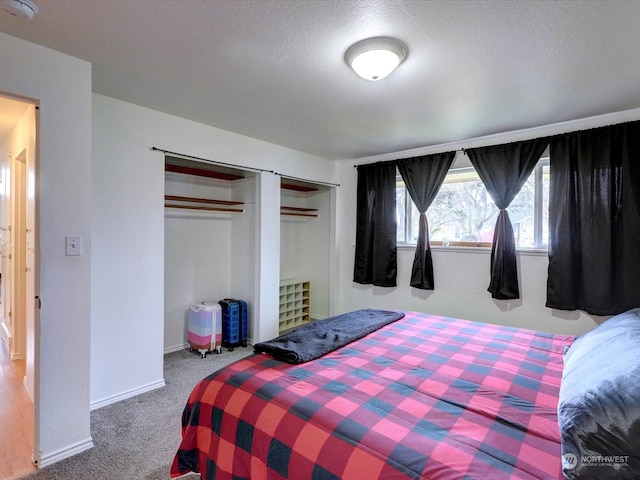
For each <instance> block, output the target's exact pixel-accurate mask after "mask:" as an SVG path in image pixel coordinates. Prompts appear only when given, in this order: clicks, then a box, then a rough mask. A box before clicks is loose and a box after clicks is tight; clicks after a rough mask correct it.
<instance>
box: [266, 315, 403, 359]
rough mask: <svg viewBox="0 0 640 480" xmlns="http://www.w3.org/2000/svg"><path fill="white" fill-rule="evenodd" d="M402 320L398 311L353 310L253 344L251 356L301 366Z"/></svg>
mask: <svg viewBox="0 0 640 480" xmlns="http://www.w3.org/2000/svg"><path fill="white" fill-rule="evenodd" d="M402 317H404V313H402V312H394V311H388V310H373V309H365V310H356V311H355V312H349V313H343V314H341V315H336V316H335V317H329V318H325V319H322V320H318V321H317V322H313V323H309V324H307V325H303V326H301V327H298V328H296V329H295V330H292V331H290V332H287V333H284V334H282V335H280V336H279V337H276V338H274V339H273V340H268V341H266V342H260V343H256V344H255V345H254V351H255V353H268V354H269V355H271V356H273V357H275V358H277V359H278V360H282V361H284V362H288V363H304V362H308V361H309V360H314V359H316V358H319V357H321V356H323V355H325V354H327V353H329V352H332V351H334V350H336V349H338V348H340V347H344V346H345V345H347V344H349V343H351V342H353V341H354V340H358V339H359V338H362V337H364V336H366V335H368V334H370V333H371V332H373V331H375V330H377V329H379V328H380V327H384V326H385V325H387V324H389V323H392V322H395V321H396V320H399V319H401V318H402Z"/></svg>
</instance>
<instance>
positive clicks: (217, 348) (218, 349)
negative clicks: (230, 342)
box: [213, 347, 222, 355]
mask: <svg viewBox="0 0 640 480" xmlns="http://www.w3.org/2000/svg"><path fill="white" fill-rule="evenodd" d="M213 353H215V354H216V355H220V354H221V353H222V347H216V348H215V350H214V351H213Z"/></svg>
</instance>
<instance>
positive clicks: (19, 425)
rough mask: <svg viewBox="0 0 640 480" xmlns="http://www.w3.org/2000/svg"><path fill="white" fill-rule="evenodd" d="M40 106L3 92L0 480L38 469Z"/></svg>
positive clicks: (0, 133) (0, 108) (0, 107)
mask: <svg viewBox="0 0 640 480" xmlns="http://www.w3.org/2000/svg"><path fill="white" fill-rule="evenodd" d="M36 134H37V106H36V104H35V103H34V102H30V101H23V100H22V99H20V98H15V97H7V96H4V95H2V94H0V225H1V227H0V253H1V262H0V303H1V305H0V307H1V308H0V362H1V370H0V373H1V374H2V375H0V405H1V412H2V419H3V427H6V428H2V429H0V452H2V453H1V454H0V456H1V457H2V458H0V480H4V479H7V478H17V477H18V476H21V475H24V474H25V473H28V472H30V471H33V470H35V467H34V466H33V463H32V461H33V458H34V444H35V442H34V436H35V432H36V428H35V421H34V419H35V415H34V399H35V395H36V393H35V390H36V388H35V374H36V362H35V335H36V328H35V325H36V323H35V322H36V319H35V315H36V310H35V303H34V301H33V299H34V292H35V281H36V273H35V268H34V267H35V261H36V250H35V240H36V235H35V228H36V225H35V223H36V210H35V200H36V199H35V193H36V192H35V185H36V183H35V172H36V161H37V135H36Z"/></svg>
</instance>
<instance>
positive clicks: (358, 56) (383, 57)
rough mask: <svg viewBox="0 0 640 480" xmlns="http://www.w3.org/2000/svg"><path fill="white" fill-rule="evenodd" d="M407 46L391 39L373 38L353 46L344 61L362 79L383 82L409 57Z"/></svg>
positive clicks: (345, 55)
mask: <svg viewBox="0 0 640 480" xmlns="http://www.w3.org/2000/svg"><path fill="white" fill-rule="evenodd" d="M407 52H408V48H407V46H406V45H405V44H404V43H403V42H401V41H400V40H397V39H395V38H391V37H373V38H367V39H366V40H361V41H360V42H358V43H355V44H353V45H352V46H351V47H349V49H348V50H347V51H346V53H345V54H344V59H345V60H346V62H347V65H349V66H350V67H351V68H353V70H354V71H355V72H356V73H357V74H358V75H359V76H361V77H362V78H364V79H366V80H371V81H377V80H382V79H383V78H385V77H387V76H388V75H389V74H390V73H391V72H393V71H394V70H395V69H396V67H397V66H398V65H400V64H401V63H402V61H403V60H404V59H405V57H406V56H407Z"/></svg>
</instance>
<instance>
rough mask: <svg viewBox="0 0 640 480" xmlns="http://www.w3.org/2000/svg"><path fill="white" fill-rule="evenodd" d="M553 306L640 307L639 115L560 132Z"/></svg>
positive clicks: (552, 222) (553, 161)
mask: <svg viewBox="0 0 640 480" xmlns="http://www.w3.org/2000/svg"><path fill="white" fill-rule="evenodd" d="M550 153H551V154H550V171H551V177H550V192H549V271H548V279H547V307H551V308H557V309H561V310H576V309H580V310H584V311H586V312H588V313H591V314H594V315H614V314H617V313H621V312H624V311H626V310H628V309H630V308H633V307H638V306H640V122H630V123H624V124H620V125H614V126H610V127H603V128H596V129H592V130H585V131H580V132H573V133H568V134H565V135H559V136H557V137H553V138H552V140H551V152H550Z"/></svg>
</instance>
